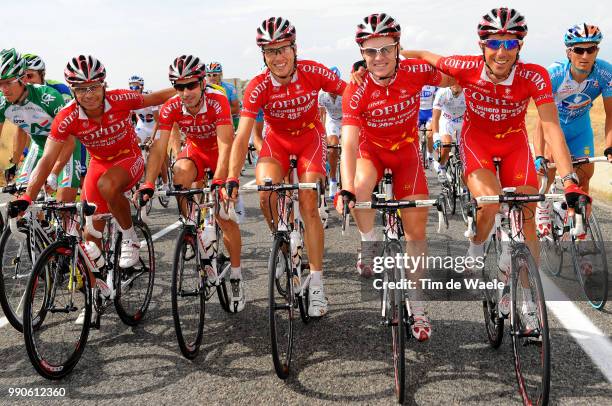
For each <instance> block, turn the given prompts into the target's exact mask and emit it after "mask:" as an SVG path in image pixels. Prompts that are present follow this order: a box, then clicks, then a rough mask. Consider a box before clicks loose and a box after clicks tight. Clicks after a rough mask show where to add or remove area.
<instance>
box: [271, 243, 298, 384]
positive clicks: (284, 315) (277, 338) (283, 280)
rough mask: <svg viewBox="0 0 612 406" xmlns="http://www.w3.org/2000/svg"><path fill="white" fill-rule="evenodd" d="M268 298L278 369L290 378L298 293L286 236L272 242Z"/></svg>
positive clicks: (272, 339) (277, 373) (283, 376)
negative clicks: (295, 306) (295, 302)
mask: <svg viewBox="0 0 612 406" xmlns="http://www.w3.org/2000/svg"><path fill="white" fill-rule="evenodd" d="M268 300H269V308H268V310H269V318H270V320H269V322H270V340H271V344H272V361H273V362H274V370H275V371H276V375H277V376H278V377H279V378H280V379H287V377H288V376H289V371H290V366H291V355H292V352H293V318H294V311H295V309H294V300H295V296H294V291H293V280H292V278H291V263H290V258H289V241H288V240H287V237H286V236H281V235H277V236H276V237H275V238H274V244H273V245H272V252H271V253H270V259H269V261H268Z"/></svg>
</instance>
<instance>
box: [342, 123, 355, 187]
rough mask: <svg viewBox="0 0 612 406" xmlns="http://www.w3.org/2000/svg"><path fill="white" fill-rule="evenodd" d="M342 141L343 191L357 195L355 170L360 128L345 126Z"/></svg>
mask: <svg viewBox="0 0 612 406" xmlns="http://www.w3.org/2000/svg"><path fill="white" fill-rule="evenodd" d="M341 140H342V160H341V161H340V173H341V176H342V189H344V190H347V191H349V192H351V193H355V170H356V169H355V168H356V166H357V149H358V145H359V127H357V126H355V125H343V126H342V138H341Z"/></svg>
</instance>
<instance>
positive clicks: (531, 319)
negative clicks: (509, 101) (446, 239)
mask: <svg viewBox="0 0 612 406" xmlns="http://www.w3.org/2000/svg"><path fill="white" fill-rule="evenodd" d="M493 162H494V164H495V166H496V169H497V171H498V172H499V164H500V162H501V160H500V159H499V158H497V157H495V158H493ZM515 190H516V188H512V187H507V188H503V189H502V194H500V195H497V196H480V197H477V198H475V199H472V201H471V202H470V205H469V207H468V229H467V231H466V232H465V236H466V237H468V238H469V237H473V236H475V235H476V212H477V210H478V205H481V204H500V203H501V205H500V210H499V212H498V213H497V214H496V216H495V226H494V227H493V230H492V233H491V235H490V237H489V239H488V240H487V241H486V243H485V254H484V264H483V265H484V266H483V267H482V277H483V279H484V281H485V282H487V283H488V282H493V285H490V286H496V288H494V289H490V290H487V289H485V290H483V293H484V298H483V302H482V303H483V313H484V320H485V330H486V332H487V338H488V340H489V344H490V345H491V347H492V348H498V347H499V346H500V345H501V343H502V340H503V330H504V320H505V319H506V318H508V317H509V318H510V336H511V337H512V348H513V355H514V370H515V375H516V379H517V383H518V386H519V392H520V395H521V397H522V399H523V403H524V404H538V405H540V404H547V403H548V398H549V392H550V356H551V353H550V338H549V330H548V316H547V312H546V303H545V299H544V291H543V289H542V282H541V280H540V274H539V270H538V267H537V265H536V263H535V260H534V258H533V256H532V254H531V251H530V250H529V247H528V246H527V244H526V242H525V236H524V234H523V230H522V225H523V221H524V215H523V209H524V206H525V205H526V204H527V203H535V202H542V201H560V200H564V199H565V197H564V195H562V194H546V195H542V194H524V193H516V192H515ZM508 258H509V259H510V264H509V275H508V274H507V272H505V271H504V270H502V269H501V268H500V265H501V264H504V262H506V259H508ZM487 260H489V262H487ZM498 273H501V274H502V275H505V278H504V277H503V276H502V279H505V282H503V283H501V285H503V287H502V286H500V284H499V283H497V282H498V278H497V276H498ZM508 284H509V288H508ZM525 285H527V286H525ZM508 293H509V295H510V306H509V307H510V309H509V310H510V311H509V314H504V313H503V312H502V311H501V310H500V309H499V305H500V302H501V298H503V296H505V295H506V294H508ZM498 297H499V300H498ZM530 347H535V348H536V349H537V351H536V353H535V354H531V355H530V354H528V353H527V349H528V348H530Z"/></svg>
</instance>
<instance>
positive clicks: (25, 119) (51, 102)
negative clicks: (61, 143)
mask: <svg viewBox="0 0 612 406" xmlns="http://www.w3.org/2000/svg"><path fill="white" fill-rule="evenodd" d="M26 89H27V92H28V94H27V96H26V98H25V100H24V101H23V102H22V103H20V104H12V103H10V102H9V101H8V100H6V98H5V97H4V95H3V94H2V93H0V124H4V122H5V121H6V120H9V121H11V122H12V123H14V124H15V125H16V126H17V127H19V128H21V129H22V130H23V131H25V132H26V133H27V134H28V135H29V136H30V137H31V138H32V141H34V142H35V143H36V144H38V145H39V146H40V147H41V148H42V147H44V145H45V142H46V141H47V136H48V135H49V132H50V131H51V123H52V122H53V118H54V117H55V115H56V114H57V113H58V112H59V111H60V110H61V109H62V108H63V107H64V98H63V97H62V95H61V94H60V93H59V92H58V91H57V90H55V89H53V88H52V87H49V86H45V85H30V84H28V85H26Z"/></svg>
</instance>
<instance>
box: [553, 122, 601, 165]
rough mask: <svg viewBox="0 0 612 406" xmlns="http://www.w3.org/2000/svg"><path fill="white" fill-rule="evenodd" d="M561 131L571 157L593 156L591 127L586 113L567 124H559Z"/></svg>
mask: <svg viewBox="0 0 612 406" xmlns="http://www.w3.org/2000/svg"><path fill="white" fill-rule="evenodd" d="M561 129H562V130H563V134H564V135H565V142H566V143H567V147H568V148H569V151H570V154H571V155H572V156H573V157H575V158H580V157H585V156H589V157H594V156H595V144H594V141H593V127H592V126H591V120H590V118H589V115H588V113H587V114H585V115H583V116H581V117H579V118H577V119H575V120H574V121H571V122H569V123H567V124H563V123H561Z"/></svg>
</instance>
